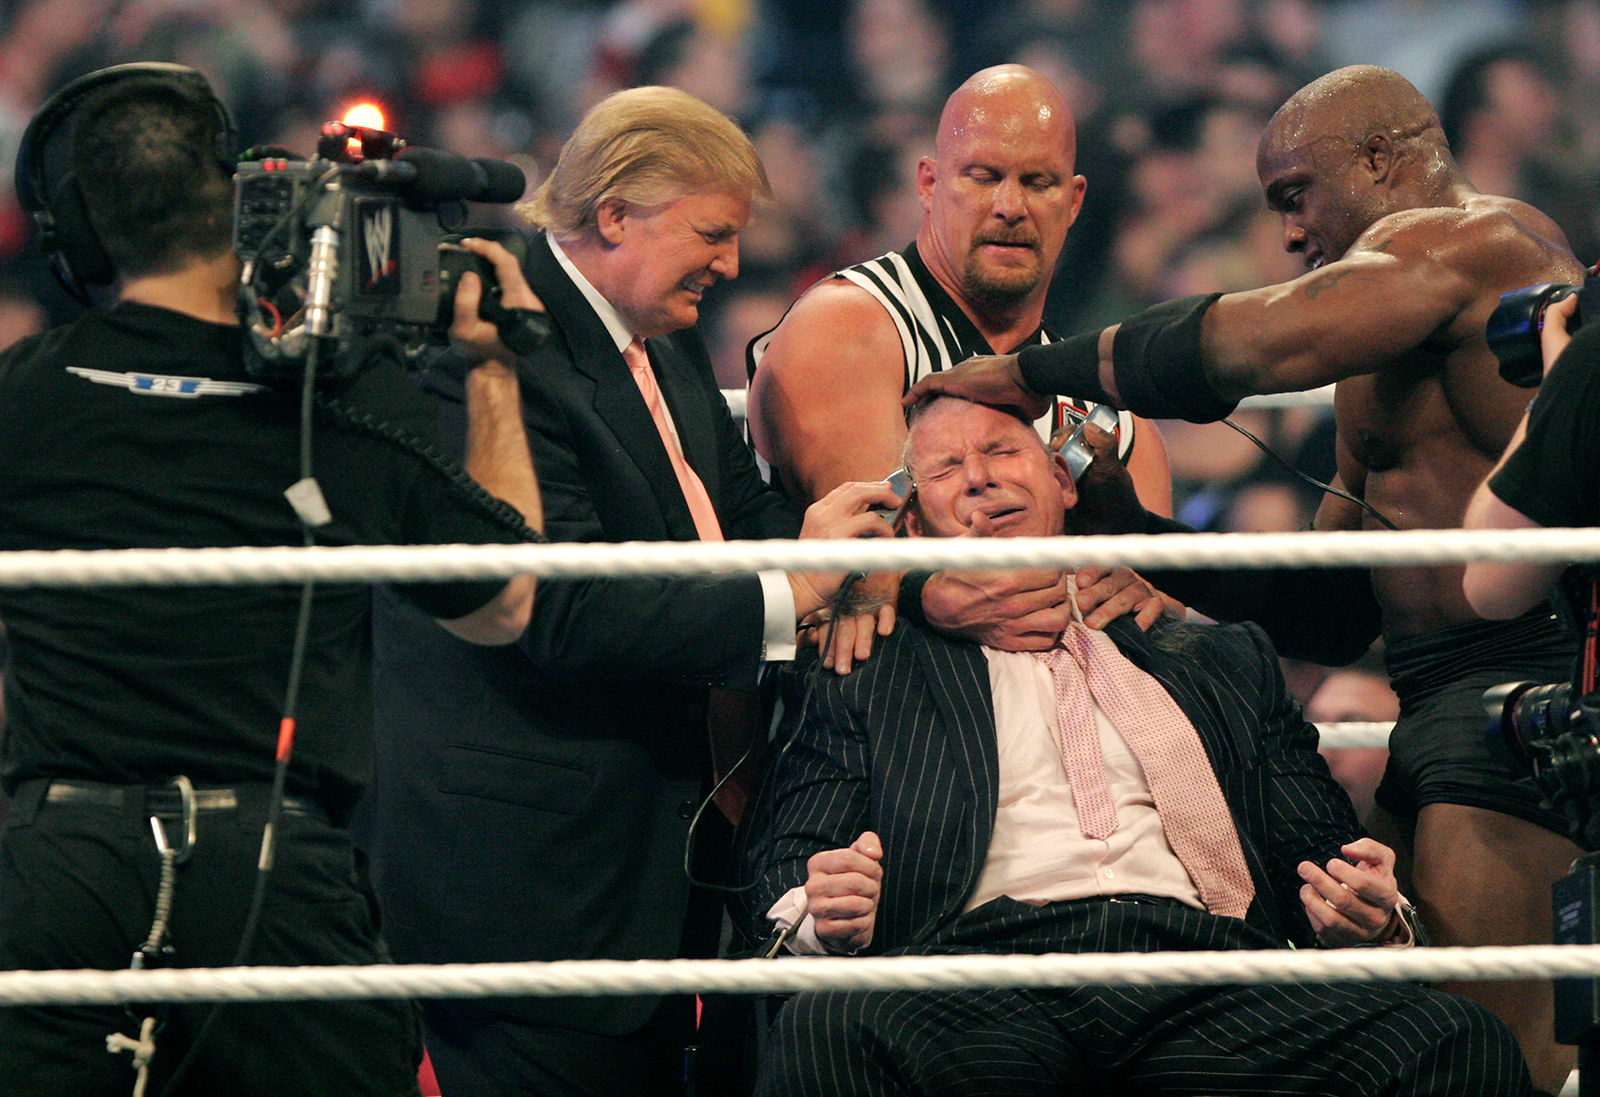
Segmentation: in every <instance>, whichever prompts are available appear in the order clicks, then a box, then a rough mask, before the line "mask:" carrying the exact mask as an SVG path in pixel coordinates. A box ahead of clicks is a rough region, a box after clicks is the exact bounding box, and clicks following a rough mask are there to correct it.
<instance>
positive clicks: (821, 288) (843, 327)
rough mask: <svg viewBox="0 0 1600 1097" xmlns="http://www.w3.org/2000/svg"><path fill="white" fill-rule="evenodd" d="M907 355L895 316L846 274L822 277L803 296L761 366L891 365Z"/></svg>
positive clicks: (783, 369) (780, 369) (779, 369)
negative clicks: (845, 275) (897, 328)
mask: <svg viewBox="0 0 1600 1097" xmlns="http://www.w3.org/2000/svg"><path fill="white" fill-rule="evenodd" d="M903 357H904V354H903V352H902V350H901V346H900V336H899V333H898V332H897V331H896V330H895V326H894V321H893V320H892V319H891V318H890V316H889V313H888V312H887V311H886V310H885V309H884V307H883V306H882V305H881V304H879V303H878V302H877V300H876V299H874V298H873V296H872V295H871V294H870V293H868V292H867V291H866V290H864V289H862V288H861V287H860V286H857V285H855V284H854V283H852V282H849V281H847V280H845V279H843V278H829V279H826V280H824V281H822V282H818V283H817V284H816V285H814V286H812V287H811V288H810V289H808V290H806V292H805V293H804V294H803V295H801V297H800V299H799V300H798V301H796V302H795V303H794V305H793V306H792V307H791V308H790V309H789V312H788V313H787V314H786V315H785V316H784V318H783V321H782V322H781V323H780V324H779V325H778V326H777V328H776V329H774V331H773V333H772V338H771V340H770V341H769V343H768V344H767V351H766V355H765V356H764V357H763V358H762V362H761V367H760V369H759V370H758V371H757V376H758V377H759V376H760V375H761V373H762V372H765V371H767V370H769V369H770V370H772V371H774V372H775V373H784V374H792V373H795V372H806V371H809V370H812V369H828V368H830V367H831V366H833V365H836V364H837V365H849V366H850V367H851V368H852V370H853V371H854V370H856V369H858V368H859V367H860V366H861V365H863V364H868V363H879V364H881V366H882V367H883V368H887V367H888V366H890V365H893V366H895V367H896V372H899V371H900V367H902V366H903V362H902V359H903Z"/></svg>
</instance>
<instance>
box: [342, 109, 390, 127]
mask: <svg viewBox="0 0 1600 1097" xmlns="http://www.w3.org/2000/svg"><path fill="white" fill-rule="evenodd" d="M339 120H340V121H341V122H343V123H344V124H345V125H347V126H360V127H361V128H362V129H369V130H381V129H383V128H384V118H383V109H382V108H381V107H379V106H378V104H376V103H357V104H355V105H354V106H352V107H351V108H350V109H348V110H346V111H345V112H344V117H343V118H341V119H339Z"/></svg>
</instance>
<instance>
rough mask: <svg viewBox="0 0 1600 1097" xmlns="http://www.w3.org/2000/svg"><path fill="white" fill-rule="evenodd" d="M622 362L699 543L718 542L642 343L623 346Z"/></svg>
mask: <svg viewBox="0 0 1600 1097" xmlns="http://www.w3.org/2000/svg"><path fill="white" fill-rule="evenodd" d="M622 360H623V361H624V362H626V363H628V372H629V373H631V374H633V380H634V383H635V384H637V385H638V386H639V393H640V395H642V396H643V397H644V403H645V406H646V407H648V408H649V409H650V418H652V419H654V420H655V421H656V430H658V431H660V432H661V444H662V445H663V446H666V447H667V457H668V458H670V459H671V461H672V471H673V472H675V473H677V476H678V487H679V488H680V489H682V491H683V498H684V501H685V502H686V503H688V504H689V515H690V517H692V518H693V519H694V528H695V532H696V533H697V534H698V535H699V537H700V540H702V541H721V540H722V539H723V538H722V523H720V522H718V521H717V511H716V508H715V507H713V506H712V505H711V496H710V494H709V493H707V491H706V486H705V484H703V483H701V481H700V476H699V474H698V473H696V472H695V471H694V469H692V468H690V467H689V462H688V461H686V460H685V459H684V456H683V447H682V446H680V445H678V440H677V439H676V438H674V437H673V436H672V428H671V427H670V426H669V425H668V424H667V408H666V405H665V404H664V403H662V400H661V389H660V388H659V387H658V386H657V385H656V375H655V371H654V370H652V369H651V368H650V356H649V355H648V354H647V353H645V349H644V343H643V342H641V341H640V340H639V339H638V338H635V339H634V341H633V342H631V343H629V344H628V345H627V346H625V347H623V348H622Z"/></svg>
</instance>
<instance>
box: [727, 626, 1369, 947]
mask: <svg viewBox="0 0 1600 1097" xmlns="http://www.w3.org/2000/svg"><path fill="white" fill-rule="evenodd" d="M1106 633H1107V634H1108V635H1109V636H1110V637H1111V638H1112V639H1113V640H1114V641H1115V642H1116V644H1117V647H1118V648H1119V649H1120V650H1121V651H1122V652H1123V654H1124V655H1126V656H1127V657H1128V658H1129V659H1130V660H1131V661H1132V662H1133V663H1134V664H1135V665H1136V666H1138V667H1140V668H1141V669H1142V670H1144V671H1146V672H1147V673H1149V674H1151V675H1153V676H1154V677H1155V678H1156V679H1157V680H1158V681H1159V682H1160V683H1161V684H1162V685H1163V686H1164V687H1165V688H1166V689H1167V691H1168V692H1169V693H1171V694H1172V696H1173V698H1174V699H1175V700H1176V701H1177V702H1178V704H1179V706H1180V707H1181V708H1182V709H1183V711H1184V712H1185V713H1186V714H1187V715H1188V717H1189V719H1190V720H1191V721H1192V722H1193V723H1194V726H1195V729H1196V730H1197V731H1198V732H1199V734H1200V739H1201V742H1202V743H1203V744H1204V746H1205V749H1206V753H1207V754H1208V755H1209V756H1210V758H1211V764H1212V767H1213V769H1214V770H1215V771H1216V775H1217V780H1218V783H1219V784H1220V785H1221V787H1222V793H1223V795H1224V797H1226V799H1227V801H1228V805H1229V807H1230V808H1231V809H1232V811H1233V817H1234V822H1235V824H1236V825H1237V828H1238V831H1239V837H1240V841H1241V843H1242V845H1243V847H1244V855H1245V860H1246V863H1247V864H1248V865H1249V867H1250V871H1251V874H1252V876H1253V877H1254V879H1255V884H1256V898H1255V902H1254V903H1253V904H1252V905H1251V908H1250V911H1249V913H1248V915H1247V916H1246V920H1247V921H1248V922H1250V923H1251V924H1253V925H1255V926H1257V927H1258V928H1260V929H1262V930H1263V931H1265V932H1266V933H1268V934H1269V935H1271V937H1272V938H1273V939H1275V940H1280V941H1285V940H1287V941H1293V942H1294V943H1295V944H1296V945H1311V944H1313V943H1314V938H1313V936H1312V934H1311V930H1310V927H1309V925H1308V923H1307V920H1306V917H1305V914H1304V912H1303V911H1302V910H1301V906H1300V899H1299V888H1300V884H1301V880H1300V878H1299V876H1298V875H1297V874H1296V872H1295V866H1296V865H1298V864H1299V862H1300V861H1302V860H1311V861H1313V862H1315V863H1317V864H1325V863H1326V862H1327V861H1328V860H1329V859H1330V858H1332V857H1335V856H1338V853H1339V846H1340V845H1341V844H1342V843H1344V842H1348V841H1351V840H1353V839H1354V838H1356V837H1358V836H1359V835H1360V833H1361V832H1360V827H1359V825H1358V823H1357V821H1356V818H1355V813H1354V811H1353V810H1352V808H1351V806H1350V801H1349V797H1348V796H1346V795H1345V793H1344V791H1343V789H1341V788H1340V787H1339V786H1338V784H1336V783H1335V782H1334V780H1333V778H1332V777H1331V776H1330V775H1329V773H1328V767H1327V765H1326V763H1324V761H1323V760H1322V757H1321V756H1320V755H1319V754H1318V753H1317V751H1316V729H1315V728H1313V727H1312V726H1311V725H1310V724H1308V723H1307V722H1306V721H1305V718H1304V717H1303V716H1302V715H1301V713H1300V709H1299V706H1298V705H1297V704H1296V703H1295V702H1294V701H1293V699H1292V698H1290V697H1289V695H1288V692H1287V689H1286V687H1285V685H1284V681H1283V675H1282V673H1281V672H1280V670H1279V668H1278V662H1277V658H1276V656H1275V655H1274V653H1273V650H1272V647H1271V644H1270V643H1269V642H1268V640H1267V639H1266V636H1265V634H1264V633H1262V631H1261V630H1260V629H1259V628H1257V627H1256V626H1255V625H1251V624H1244V625H1229V626H1192V625H1182V624H1177V623H1165V622H1164V623H1162V624H1160V625H1158V626H1157V628H1156V629H1155V630H1152V632H1151V633H1150V634H1148V635H1147V634H1145V633H1143V632H1140V631H1139V629H1138V627H1137V626H1135V625H1134V624H1132V622H1131V620H1130V619H1129V618H1122V619H1121V620H1118V621H1116V622H1113V624H1112V625H1111V626H1110V627H1108V628H1107V629H1106ZM792 733H793V734H794V736H795V742H794V744H793V746H792V747H791V748H790V750H789V752H788V754H787V755H786V756H784V757H783V758H782V760H781V761H780V762H779V763H777V768H776V769H775V770H774V771H773V773H772V774H771V776H770V777H769V782H770V789H771V792H770V798H769V800H768V808H767V810H768V811H770V813H771V814H770V816H769V817H768V818H767V819H765V820H762V821H760V822H758V824H757V825H758V826H759V827H760V829H761V831H762V833H764V834H766V835H768V836H769V837H768V839H767V841H765V842H760V843H757V844H755V846H754V855H753V860H754V862H755V871H756V872H758V873H760V874H761V892H762V895H763V899H762V900H761V902H762V906H761V908H760V909H762V910H765V909H766V907H767V906H770V905H771V903H772V902H773V901H774V900H776V899H777V897H778V896H779V895H781V894H782V893H783V892H784V891H786V890H788V889H789V888H791V887H794V886H797V885H799V884H801V883H803V882H804V880H805V872H806V867H805V863H806V859H807V858H808V857H810V856H811V855H812V854H813V853H817V852H819V851H821V850H825V849H836V848H842V847H845V846H848V845H849V844H850V843H851V842H852V841H854V840H855V838H856V837H857V836H858V835H859V834H860V833H861V832H862V831H864V830H874V831H876V832H877V834H878V836H879V837H880V838H881V839H882V841H883V891H882V896H881V899H880V903H879V907H878V917H877V928H876V932H875V934H874V937H873V942H872V946H871V950H872V951H874V952H881V951H893V950H897V949H910V950H911V951H915V950H916V947H917V946H918V945H919V944H922V943H925V942H927V941H928V940H930V939H931V938H932V937H933V936H934V934H935V933H937V932H938V930H939V929H940V928H941V927H943V926H944V925H946V924H947V923H949V922H950V921H951V920H952V919H954V918H956V917H957V916H958V915H959V914H960V913H961V911H962V908H963V906H964V905H965V903H966V900H967V897H968V896H969V895H971V894H972V891H973V888H974V887H975V886H976V884H977V881H978V876H979V873H980V871H981V870H982V868H983V863H984V859H985V857H986V856H987V853H988V849H989V842H990V837H991V834H992V831H993V827H994V818H995V810H996V805H997V803H998V793H997V781H998V768H999V763H998V756H997V747H996V739H995V725H994V705H993V702H992V700H991V697H990V693H989V672H988V665H987V661H986V659H985V658H984V655H983V651H982V649H981V648H979V647H977V646H975V645H972V644H966V643H959V642H955V641H951V640H948V639H945V638H944V637H942V636H940V635H938V634H936V633H933V632H930V631H928V630H925V629H920V628H915V627H909V626H904V625H902V626H901V627H900V628H899V629H897V630H896V632H895V633H894V635H893V636H891V637H889V638H888V639H887V640H886V641H884V642H883V643H882V644H881V645H880V647H879V648H878V650H876V651H875V652H874V653H873V657H872V659H871V660H869V661H868V662H867V663H866V664H864V665H863V666H862V668H861V669H860V670H858V671H856V672H855V673H854V674H851V675H850V676H848V677H845V678H834V677H832V676H828V677H827V678H826V679H825V680H824V681H823V682H822V683H821V684H820V685H819V686H818V688H817V689H816V694H815V698H814V700H813V704H812V706H811V707H810V709H809V710H808V715H807V716H806V718H805V719H804V720H803V721H801V722H800V723H799V725H798V727H795V728H793V729H792Z"/></svg>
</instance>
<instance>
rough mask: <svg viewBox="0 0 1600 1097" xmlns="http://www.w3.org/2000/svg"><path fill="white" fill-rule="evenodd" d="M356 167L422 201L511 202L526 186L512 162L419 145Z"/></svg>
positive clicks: (520, 195) (520, 194)
mask: <svg viewBox="0 0 1600 1097" xmlns="http://www.w3.org/2000/svg"><path fill="white" fill-rule="evenodd" d="M358 169H366V170H367V171H368V172H369V173H370V174H369V176H368V177H369V178H372V179H374V180H376V181H393V182H394V183H396V184H398V186H399V188H400V190H401V191H403V192H404V193H405V195H406V196H407V197H408V198H411V199H413V200H415V201H418V202H423V203H434V202H496V203H504V202H514V201H516V200H517V199H518V198H521V197H522V192H523V191H524V190H525V189H526V188H527V181H526V178H525V177H524V176H523V174H522V169H521V168H519V167H517V166H516V165H515V164H512V163H508V162H507V161H504V160H490V159H482V160H469V159H467V158H466V157H465V156H462V155H460V154H459V153H454V152H445V151H444V150H443V149H430V148H427V147H426V146H422V145H413V146H411V147H410V148H406V149H402V150H400V152H398V153H396V154H395V158H394V159H393V160H363V161H362V162H361V164H360V165H358ZM357 174H360V171H359V170H358V172H357Z"/></svg>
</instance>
